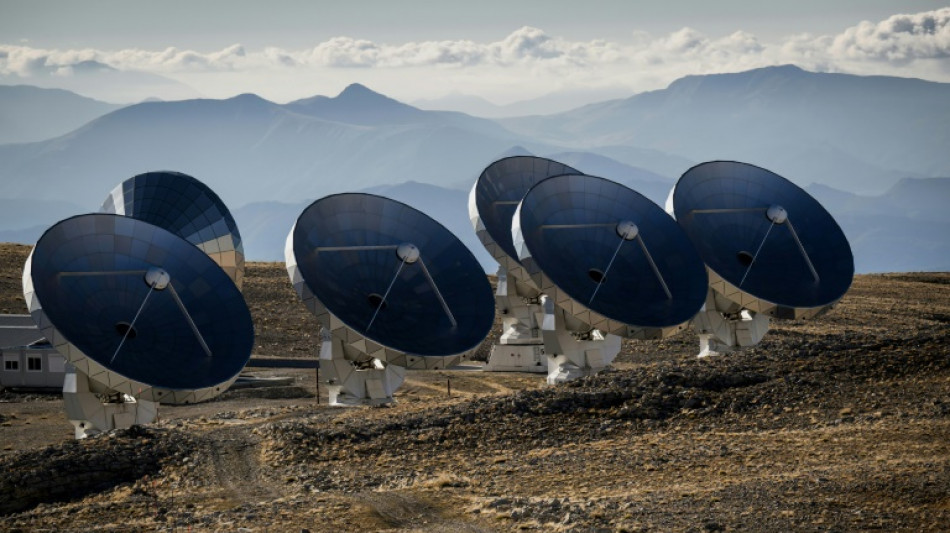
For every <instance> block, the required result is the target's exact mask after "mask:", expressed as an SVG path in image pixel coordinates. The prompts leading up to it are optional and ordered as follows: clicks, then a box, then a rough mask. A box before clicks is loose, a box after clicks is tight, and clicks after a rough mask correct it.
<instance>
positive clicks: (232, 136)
mask: <svg viewBox="0 0 950 533" xmlns="http://www.w3.org/2000/svg"><path fill="white" fill-rule="evenodd" d="M407 107H408V106H405V105H404V104H401V103H399V102H395V101H394V100H390V99H388V98H386V97H383V96H381V95H376V94H375V93H371V91H369V90H368V89H365V88H362V87H357V86H353V87H350V88H348V90H346V91H344V92H343V93H341V95H340V96H338V97H336V98H323V99H315V100H314V99H311V100H310V101H309V103H306V102H305V103H301V102H298V103H296V104H294V105H288V106H281V105H278V104H275V103H272V102H269V101H267V100H264V99H262V98H260V97H257V96H255V95H249V94H246V95H240V96H237V97H234V98H230V99H227V100H185V101H177V102H146V103H141V104H136V105H132V106H128V107H125V108H122V109H119V110H117V111H114V112H112V113H109V114H107V115H105V116H102V117H100V118H98V119H95V120H93V121H92V122H90V123H89V124H87V125H85V126H83V127H82V128H80V129H78V130H76V131H73V132H71V133H69V134H67V135H64V136H61V137H59V138H56V139H52V140H49V141H43V142H38V143H30V144H25V145H0V183H3V184H4V188H3V193H2V196H4V197H7V198H27V197H39V198H45V199H62V198H71V199H72V200H73V201H76V202H79V203H83V204H89V203H93V204H96V205H98V202H101V198H102V197H103V196H104V195H105V194H106V193H107V192H108V191H109V190H110V189H111V188H112V187H113V186H114V185H115V184H116V183H118V182H119V181H121V180H123V179H125V178H128V177H130V176H132V175H135V174H137V173H141V172H145V171H149V170H163V169H168V170H178V171H181V172H185V173H187V174H191V175H193V176H195V177H196V178H198V179H200V180H202V181H204V182H205V183H207V184H208V185H209V186H210V187H212V188H213V189H214V190H216V191H217V192H218V194H219V195H220V196H221V197H222V198H223V199H224V200H225V201H226V202H227V203H229V204H231V205H243V204H246V203H249V202H251V201H256V200H270V201H283V202H295V201H298V200H299V199H300V198H316V197H319V196H323V195H325V194H328V193H332V192H340V191H348V190H349V191H351V190H356V189H362V188H366V187H370V186H374V185H379V184H388V183H398V182H403V181H408V180H413V181H419V182H430V183H437V184H452V183H457V182H460V181H462V180H464V179H468V178H469V177H472V179H474V176H477V173H478V172H479V171H480V169H481V168H483V167H484V166H485V165H487V164H489V163H490V162H491V161H492V159H491V158H492V157H493V156H495V155H496V154H498V153H500V152H502V151H504V150H505V149H507V148H509V147H511V146H512V145H513V144H517V143H518V142H522V141H524V142H530V140H526V139H522V138H520V137H517V136H515V135H514V134H511V133H510V132H508V131H506V130H505V129H503V128H502V127H500V126H498V125H497V124H495V123H493V122H490V121H487V120H484V119H477V118H474V117H467V116H465V115H461V114H459V113H444V112H426V111H420V110H413V109H412V108H409V109H406V108H407ZM357 111H359V112H361V113H363V114H362V115H359V113H358V112H357ZM349 114H356V115H358V116H357V118H355V119H352V120H349V119H345V117H346V116H348V115H349ZM412 116H416V117H418V119H417V120H416V119H413V118H412ZM374 117H376V119H375V120H374ZM380 117H381V118H380ZM397 118H398V120H395V119H397ZM394 120H395V122H394ZM537 146H538V147H540V148H541V149H549V148H548V147H546V145H542V144H538V145H537ZM0 229H2V228H0Z"/></svg>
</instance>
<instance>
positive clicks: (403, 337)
mask: <svg viewBox="0 0 950 533" xmlns="http://www.w3.org/2000/svg"><path fill="white" fill-rule="evenodd" d="M287 244H288V249H287V254H286V255H287V262H288V271H289V273H290V276H291V280H292V282H293V283H294V288H295V289H296V290H297V293H298V294H299V295H300V296H301V298H302V299H303V300H304V302H305V303H306V304H307V305H308V307H310V309H311V311H312V312H313V313H314V314H315V315H316V316H317V318H318V320H319V321H320V322H321V324H322V325H323V326H324V327H326V328H328V329H329V330H330V331H331V333H332V334H333V335H334V336H337V337H339V338H342V339H344V342H346V343H347V344H349V345H351V346H353V347H356V348H357V349H359V350H360V351H361V352H362V353H366V354H368V355H371V356H373V357H376V358H378V359H382V360H385V361H389V362H391V363H394V364H397V365H400V366H413V365H412V364H410V363H409V362H408V361H407V360H406V356H407V354H410V355H418V356H424V357H434V356H440V357H441V356H450V355H457V354H462V353H465V352H467V351H469V350H471V349H474V348H476V347H477V346H478V345H479V344H480V343H481V341H482V340H483V339H484V338H485V336H486V335H487V334H488V331H489V329H490V328H491V326H492V323H493V321H494V311H495V307H494V299H493V295H492V291H491V285H490V284H489V283H488V279H487V276H486V275H485V272H484V271H483V270H482V268H481V266H480V265H479V264H478V261H477V260H476V259H475V257H474V256H473V255H472V253H471V252H470V251H469V250H468V249H467V248H466V247H465V245H463V244H462V243H461V241H459V240H458V238H456V237H455V235H453V234H452V233H451V232H449V230H447V229H445V228H444V227H443V226H442V225H441V224H439V223H438V222H436V221H434V220H432V219H431V218H429V217H428V216H427V215H425V214H424V213H421V212H419V211H417V210H415V209H413V208H411V207H409V206H407V205H405V204H402V203H400V202H397V201H395V200H390V199H388V198H384V197H381V196H375V195H370V194H359V193H347V194H337V195H333V196H327V197H325V198H322V199H320V200H317V201H315V202H314V203H312V204H311V205H310V206H309V207H307V208H306V209H305V210H304V211H303V213H302V214H301V215H300V217H299V218H298V219H297V222H296V224H295V226H294V228H293V230H291V234H290V236H289V238H288V243H287Z"/></svg>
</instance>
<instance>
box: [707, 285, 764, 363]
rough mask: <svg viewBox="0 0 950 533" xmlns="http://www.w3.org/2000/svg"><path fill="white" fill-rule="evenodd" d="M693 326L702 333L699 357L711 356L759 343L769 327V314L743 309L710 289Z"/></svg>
mask: <svg viewBox="0 0 950 533" xmlns="http://www.w3.org/2000/svg"><path fill="white" fill-rule="evenodd" d="M690 326H692V328H693V329H694V330H695V331H696V333H698V334H699V355H698V357H710V356H716V355H722V354H724V353H729V352H732V351H734V350H736V349H740V348H747V347H749V346H755V345H756V344H758V343H759V341H761V340H762V337H764V336H765V334H766V332H768V330H769V317H768V315H764V314H760V313H756V312H754V311H750V310H748V309H743V308H742V307H740V306H739V304H736V303H735V302H732V301H730V300H728V299H726V298H725V297H723V296H722V295H720V294H718V293H716V292H715V291H714V290H713V289H709V291H708V293H707V295H706V303H705V304H704V305H703V308H702V309H701V310H700V311H699V313H698V314H697V315H696V316H695V317H694V318H693V320H692V321H691V322H690Z"/></svg>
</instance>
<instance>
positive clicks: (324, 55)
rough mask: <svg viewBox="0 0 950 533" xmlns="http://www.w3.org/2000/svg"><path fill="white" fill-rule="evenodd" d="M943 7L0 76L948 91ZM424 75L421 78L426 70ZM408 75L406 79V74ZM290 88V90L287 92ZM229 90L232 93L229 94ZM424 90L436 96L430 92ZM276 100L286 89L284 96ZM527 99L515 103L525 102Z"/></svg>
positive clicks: (24, 58) (264, 88)
mask: <svg viewBox="0 0 950 533" xmlns="http://www.w3.org/2000/svg"><path fill="white" fill-rule="evenodd" d="M947 57H950V7H947V8H941V9H936V10H933V11H928V12H923V13H916V14H900V15H894V16H891V17H889V18H887V19H885V20H882V21H879V22H867V21H865V22H860V23H858V24H856V25H855V26H852V27H850V28H846V29H845V30H843V31H842V32H840V33H838V34H834V35H809V34H800V35H794V36H789V37H786V38H784V39H782V40H780V41H777V42H762V41H760V40H759V39H758V38H757V37H756V36H755V35H753V34H751V33H748V32H744V31H737V32H735V33H732V34H730V35H726V36H721V37H711V36H708V35H706V34H704V33H702V32H701V31H699V30H696V29H694V28H688V27H687V28H682V29H679V30H677V31H674V32H672V33H669V34H666V35H660V36H653V35H650V34H648V33H645V32H632V33H631V37H630V39H629V40H626V41H607V40H602V39H596V40H590V41H584V40H569V39H566V38H563V37H560V36H555V35H551V34H548V33H547V32H545V31H544V30H542V29H540V28H535V27H531V26H524V27H521V28H518V29H516V30H514V31H512V32H511V33H510V34H509V35H507V36H505V37H503V38H501V39H499V40H496V41H490V42H477V41H472V40H465V39H458V40H441V41H411V42H404V43H396V44H389V43H381V42H376V41H373V40H368V39H359V38H354V37H348V36H339V37H334V38H332V39H328V40H326V41H323V42H320V43H317V44H316V45H315V46H312V47H309V48H303V49H286V48H281V47H278V46H271V47H266V48H263V49H257V50H248V49H245V47H244V46H242V45H240V44H233V45H230V46H227V47H225V48H222V49H220V50H214V51H210V52H207V51H195V50H185V49H179V48H175V47H169V48H165V49H161V50H147V49H141V48H129V49H122V50H98V49H73V50H48V49H40V48H33V47H30V46H29V45H28V43H26V44H24V43H16V44H0V75H6V76H11V75H12V76H18V77H20V78H30V77H37V76H44V75H45V76H59V77H61V79H62V78H64V77H75V76H82V75H83V74H84V73H86V74H88V73H89V71H93V70H94V69H92V68H91V66H96V67H103V68H114V69H118V70H121V71H135V72H147V73H152V74H158V75H162V76H166V77H171V78H174V79H177V80H179V81H185V82H186V83H189V84H192V85H194V86H196V87H203V86H205V84H206V82H207V83H208V85H209V86H210V85H212V84H213V83H212V80H213V81H214V83H216V84H217V87H219V88H220V89H215V88H212V89H208V91H209V93H214V92H216V91H225V90H232V91H233V90H234V87H235V83H246V84H247V86H246V87H241V88H240V90H256V91H259V92H261V93H267V92H269V91H274V92H279V91H278V88H275V89H269V87H270V85H267V84H268V83H270V84H271V85H273V83H275V82H273V80H276V79H282V80H295V79H301V80H324V81H322V82H320V83H328V82H327V81H326V80H336V81H335V82H334V83H337V84H345V83H346V82H347V81H353V80H354V79H363V80H370V81H371V80H374V79H384V78H385V79H387V80H395V83H400V84H402V86H403V87H404V92H406V93H408V92H416V91H422V88H420V87H419V84H418V83H417V81H418V79H419V77H418V75H419V74H420V73H423V72H425V74H423V75H426V76H428V75H429V74H431V73H433V72H434V71H432V70H431V69H438V76H439V81H440V86H442V88H441V90H442V91H446V90H461V91H465V90H467V89H468V88H469V87H471V90H480V91H482V92H483V94H489V93H491V92H492V89H491V87H492V84H494V85H495V86H496V87H497V91H496V93H499V92H505V91H507V92H508V93H514V92H515V91H517V90H525V91H531V92H533V93H537V92H539V91H543V92H551V91H555V90H563V89H570V88H577V87H585V88H592V87H608V86H610V87H619V86H624V87H629V88H631V89H633V90H645V89H651V88H658V87H662V86H665V85H666V84H668V83H669V82H671V81H673V80H674V79H676V78H678V77H680V76H683V75H686V74H710V73H719V72H735V71H739V70H747V69H750V68H758V67H763V66H769V65H780V64H788V63H791V64H796V65H799V66H801V67H803V68H806V69H809V70H815V71H825V72H852V73H859V74H890V75H903V76H916V77H923V78H929V79H938V80H940V81H950V68H948V66H947V65H948V62H947V61H946V58H947ZM426 69H428V70H426ZM410 72H411V74H410ZM290 85H291V86H293V85H295V83H291V84H290ZM225 88H227V89H225ZM429 89H430V90H434V89H431V88H429ZM280 90H283V89H280ZM524 96H525V95H524V94H522V95H521V97H524Z"/></svg>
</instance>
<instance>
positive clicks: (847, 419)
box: [0, 246, 950, 532]
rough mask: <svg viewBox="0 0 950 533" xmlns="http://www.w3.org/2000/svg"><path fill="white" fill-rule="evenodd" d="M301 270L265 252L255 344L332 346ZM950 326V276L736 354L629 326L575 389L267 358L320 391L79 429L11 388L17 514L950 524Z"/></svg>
mask: <svg viewBox="0 0 950 533" xmlns="http://www.w3.org/2000/svg"><path fill="white" fill-rule="evenodd" d="M27 251H28V249H27V248H26V247H10V246H7V247H3V246H0V310H2V312H24V311H23V310H22V309H18V308H17V306H18V305H19V306H21V307H22V296H19V298H20V299H19V300H17V295H18V290H19V282H20V281H19V276H20V274H19V269H20V268H22V259H23V258H25V253H26V252H27ZM282 266H283V265H281V264H263V263H257V264H255V263H252V264H250V265H249V268H248V278H247V282H246V285H245V294H246V295H247V298H248V300H249V305H250V307H251V309H252V313H253V315H254V319H255V325H256V328H257V339H258V341H257V349H256V350H255V354H256V355H280V356H300V357H313V356H314V354H315V343H314V342H313V335H314V332H315V324H314V323H313V319H312V318H311V317H310V316H309V315H308V314H307V313H306V310H305V309H304V308H303V306H302V305H300V304H299V303H298V302H297V301H296V299H295V296H294V294H293V292H292V289H291V288H290V285H289V283H288V282H287V281H286V274H285V273H284V271H283V269H282ZM948 321H950V274H946V273H943V274H900V275H897V274H895V275H874V276H858V277H857V278H856V279H855V282H854V285H853V287H852V289H851V291H850V292H849V294H848V295H847V296H846V297H845V298H844V299H843V300H842V302H841V303H840V304H839V305H838V306H837V307H836V308H835V309H834V310H833V311H832V312H831V313H829V314H828V315H826V316H824V317H821V318H820V319H818V320H815V321H784V322H778V323H775V324H774V327H773V329H772V330H771V331H770V332H769V334H768V335H767V336H766V338H765V340H764V341H763V342H762V343H761V344H760V345H759V346H758V347H756V348H755V349H752V350H747V351H745V352H743V353H738V354H733V355H730V356H727V357H721V358H715V359H707V360H697V359H695V357H694V353H695V352H696V349H697V341H696V338H695V336H694V335H690V334H684V335H681V336H678V337H674V338H671V339H668V340H664V341H660V342H635V341H629V342H626V343H625V344H624V350H623V353H622V355H621V357H620V358H619V360H618V362H617V363H616V365H615V369H614V370H612V371H609V372H605V373H603V374H600V375H598V376H594V377H592V378H588V379H583V380H579V381H576V382H572V383H568V384H564V385H560V386H556V387H547V386H544V385H543V378H542V377H541V376H538V375H530V374H507V373H481V372H476V371H471V370H460V371H435V372H413V373H410V375H409V379H408V380H407V383H406V384H405V385H404V386H403V387H402V388H401V389H400V390H399V391H398V392H397V394H396V398H397V400H398V403H397V404H396V405H394V406H391V407H387V408H355V409H338V408H330V407H327V406H325V404H318V403H317V402H318V400H319V399H320V398H323V399H325V391H322V390H319V391H318V390H317V389H316V387H315V380H314V375H313V371H312V370H286V371H283V370H282V371H274V370H264V369H249V370H250V371H252V372H254V373H256V374H258V375H263V376H269V375H277V374H279V375H290V376H293V377H294V378H295V384H294V389H296V390H298V391H299V390H304V391H307V392H309V393H310V396H311V397H309V398H308V397H300V396H303V395H302V394H293V395H292V396H296V397H294V398H263V397H258V396H254V395H253V394H251V395H248V394H246V393H239V391H233V392H229V393H227V394H226V395H224V396H223V397H222V398H221V399H219V400H216V401H212V402H209V403H205V404H200V405H189V406H178V407H176V406H162V407H161V409H160V416H161V418H160V420H159V421H158V422H157V423H155V424H151V425H149V426H147V427H144V428H133V429H131V430H123V431H116V432H113V433H111V434H106V435H102V436H99V437H96V438H91V439H86V440H84V441H78V442H77V441H73V440H72V439H71V433H72V429H71V427H70V426H69V424H68V423H67V422H66V421H65V420H64V416H63V412H62V404H61V402H60V401H59V400H58V398H57V397H56V396H55V395H52V396H44V395H37V394H20V393H13V392H9V391H8V392H4V393H0V530H6V531H18V530H19V531H42V530H47V531H89V530H100V531H136V530H148V531H152V530H164V531H304V530H307V531H311V532H316V531H334V532H339V531H473V532H478V531H517V530H529V531H532V530H534V531H697V532H702V531H740V530H741V531H785V530H806V531H808V530H821V531H866V530H881V531H946V530H947V528H948V526H947V524H950V329H948V326H947V323H948ZM449 381H451V390H452V396H451V397H449V396H447V390H446V389H447V385H448V382H449ZM314 393H319V396H318V397H313V394H314Z"/></svg>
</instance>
